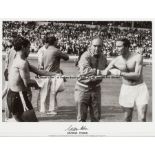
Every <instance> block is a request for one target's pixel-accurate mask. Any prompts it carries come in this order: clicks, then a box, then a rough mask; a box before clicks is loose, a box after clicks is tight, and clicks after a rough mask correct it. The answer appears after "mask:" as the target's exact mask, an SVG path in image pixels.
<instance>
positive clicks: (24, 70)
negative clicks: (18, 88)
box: [18, 62, 30, 88]
mask: <svg viewBox="0 0 155 155" xmlns="http://www.w3.org/2000/svg"><path fill="white" fill-rule="evenodd" d="M18 69H19V74H20V76H21V79H22V80H23V83H24V85H25V87H26V88H27V87H28V84H29V82H30V77H29V69H28V63H27V62H23V63H20V67H18Z"/></svg>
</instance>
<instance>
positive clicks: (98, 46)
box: [91, 37, 103, 56]
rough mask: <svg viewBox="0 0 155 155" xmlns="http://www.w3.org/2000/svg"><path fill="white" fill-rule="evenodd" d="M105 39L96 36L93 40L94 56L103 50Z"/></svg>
mask: <svg viewBox="0 0 155 155" xmlns="http://www.w3.org/2000/svg"><path fill="white" fill-rule="evenodd" d="M102 47H103V41H102V39H101V38H100V37H95V38H94V39H93V40H92V42H91V53H92V54H93V55H94V56H97V55H99V54H100V53H101V52H102Z"/></svg>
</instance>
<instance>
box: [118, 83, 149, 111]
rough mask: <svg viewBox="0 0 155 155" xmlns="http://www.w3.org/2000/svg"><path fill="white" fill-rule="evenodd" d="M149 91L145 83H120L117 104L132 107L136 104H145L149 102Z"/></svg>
mask: <svg viewBox="0 0 155 155" xmlns="http://www.w3.org/2000/svg"><path fill="white" fill-rule="evenodd" d="M149 98H150V97H149V92H148V88H147V86H146V84H145V83H142V84H139V85H135V86H129V85H125V84H122V87H121V91H120V96H119V104H120V105H121V106H123V107H127V108H132V107H134V105H135V104H136V105H137V106H142V105H146V104H148V103H149Z"/></svg>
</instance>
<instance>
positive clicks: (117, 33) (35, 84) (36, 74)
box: [2, 20, 152, 130]
mask: <svg viewBox="0 0 155 155" xmlns="http://www.w3.org/2000/svg"><path fill="white" fill-rule="evenodd" d="M2 122H6V123H10V122H38V123H40V122H51V123H52V122H76V123H78V122H98V123H104V122H152V21H145V20H144V21H125V20H124V21H123V20H122V21H93V20H92V21H79V20H72V21H39V20H37V21H30V20H29V21H22V20H17V21H7V20H6V21H2ZM83 128H84V129H85V128H86V127H83ZM70 129H72V126H69V127H68V128H67V130H70Z"/></svg>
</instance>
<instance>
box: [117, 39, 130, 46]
mask: <svg viewBox="0 0 155 155" xmlns="http://www.w3.org/2000/svg"><path fill="white" fill-rule="evenodd" d="M117 41H122V42H123V45H124V47H128V48H129V47H130V41H129V39H127V38H121V39H118V40H117Z"/></svg>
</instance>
